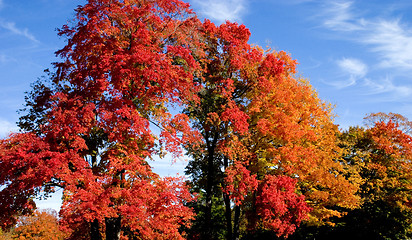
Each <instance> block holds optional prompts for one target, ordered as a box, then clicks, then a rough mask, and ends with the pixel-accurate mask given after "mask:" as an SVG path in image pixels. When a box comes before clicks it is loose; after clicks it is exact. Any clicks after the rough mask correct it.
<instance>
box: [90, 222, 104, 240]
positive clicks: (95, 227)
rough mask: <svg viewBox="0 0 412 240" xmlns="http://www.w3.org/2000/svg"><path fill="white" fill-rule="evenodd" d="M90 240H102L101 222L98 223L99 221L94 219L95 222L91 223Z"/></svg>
mask: <svg viewBox="0 0 412 240" xmlns="http://www.w3.org/2000/svg"><path fill="white" fill-rule="evenodd" d="M90 240H102V235H101V234H100V226H99V221H97V219H94V221H93V222H91V223H90Z"/></svg>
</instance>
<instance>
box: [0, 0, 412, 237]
mask: <svg viewBox="0 0 412 240" xmlns="http://www.w3.org/2000/svg"><path fill="white" fill-rule="evenodd" d="M250 34H251V33H250V31H249V30H248V29H247V28H246V26H244V25H240V24H238V23H234V22H226V23H223V24H221V25H219V26H217V25H215V24H214V23H212V22H211V21H210V20H207V19H206V20H205V21H203V22H201V21H200V20H199V19H198V18H197V16H196V14H195V13H194V12H193V11H192V10H191V9H190V8H189V5H188V4H187V3H184V2H181V1H180V0H124V1H123V0H89V1H88V2H87V3H86V4H85V5H84V6H79V7H78V8H77V9H76V18H75V20H74V22H73V24H72V25H65V26H63V27H62V28H61V29H60V30H59V35H60V36H63V37H65V38H66V39H67V44H66V46H65V47H64V48H62V49H61V50H59V51H57V53H56V54H57V56H58V57H60V61H58V62H56V63H54V67H55V68H54V70H51V71H50V70H48V71H46V74H47V75H46V76H45V77H44V78H41V79H39V80H38V81H37V82H35V83H34V84H33V89H32V91H31V92H29V93H28V94H27V96H26V107H25V109H24V110H23V111H22V112H23V115H22V117H21V118H20V121H19V123H18V125H19V127H20V130H21V131H20V132H19V133H13V134H11V135H10V136H8V137H7V138H5V139H2V140H0V199H1V201H0V224H1V228H2V229H4V230H6V229H9V228H12V227H16V224H18V221H19V219H20V221H21V219H26V220H27V221H28V222H30V221H31V220H30V219H32V218H30V217H27V216H30V214H34V215H31V216H34V219H37V220H35V223H33V224H38V223H39V221H40V220H38V219H42V217H46V216H43V215H44V214H43V213H41V212H36V211H35V209H36V206H35V203H34V199H35V198H47V197H48V196H49V195H50V194H53V193H54V192H55V191H56V189H62V191H63V197H62V200H63V205H62V207H61V210H60V213H59V227H60V229H61V230H62V231H63V232H64V234H63V233H62V234H63V235H64V237H65V238H66V239H92V240H100V239H107V240H111V239H208V240H209V239H227V240H232V239H240V238H242V239H256V238H259V237H262V236H265V234H268V235H270V236H272V238H277V237H284V238H287V237H289V236H291V237H292V238H294V237H296V236H301V235H299V234H302V231H300V232H299V231H298V232H297V233H295V234H294V232H295V231H296V230H297V229H298V227H299V226H301V225H302V224H303V225H304V228H302V229H304V230H305V229H310V228H313V229H317V230H316V231H318V230H319V229H328V230H327V231H326V232H327V233H330V232H331V231H335V233H336V232H339V231H340V230H341V229H345V228H340V227H342V226H346V227H347V228H346V229H349V228H351V227H353V226H355V225H356V224H358V223H365V222H366V221H372V220H371V219H372V217H369V216H374V217H376V216H377V218H378V219H381V217H382V216H381V215H379V214H381V213H382V211H381V210H380V209H390V211H391V213H393V214H392V215H391V216H390V217H386V219H388V218H389V219H390V220H393V223H394V225H398V226H401V227H399V228H397V229H396V230H395V232H396V233H394V230H393V229H389V228H388V229H387V230H383V231H382V232H380V233H379V234H377V235H373V234H371V235H368V236H384V237H392V236H396V237H400V236H401V237H404V236H410V235H407V234H409V231H410V229H409V227H407V226H409V225H410V221H408V220H407V219H410V218H408V217H409V216H410V213H411V211H410V203H411V199H412V195H411V189H410V188H411V187H410V182H411V171H410V170H411V169H410V158H411V151H412V148H411V147H412V145H411V144H412V141H411V140H412V138H411V137H410V135H408V134H409V131H410V126H411V124H410V122H409V121H408V120H407V119H406V118H404V117H403V116H401V115H398V114H393V113H390V114H383V113H378V114H372V115H370V116H369V117H368V119H367V123H368V124H369V125H368V126H369V127H368V128H366V129H365V128H350V129H349V130H348V131H346V132H345V131H344V132H341V131H340V130H339V129H338V126H337V125H335V124H334V122H333V113H332V107H331V106H330V104H328V103H327V102H325V101H323V100H321V99H320V98H319V97H318V95H317V93H316V91H315V90H314V89H313V88H312V87H311V85H310V84H309V82H308V81H307V80H305V79H303V78H301V77H299V76H298V73H297V61H296V60H294V59H292V57H291V56H290V55H289V54H287V53H286V52H283V51H274V50H271V49H268V50H264V49H262V48H261V47H259V46H254V45H251V44H250V43H249V37H250ZM166 154H170V155H171V156H173V157H174V158H177V157H180V156H183V155H184V154H186V155H187V156H189V163H188V165H187V167H186V174H187V175H188V177H189V179H187V180H186V179H184V178H181V177H161V176H159V175H158V174H156V173H154V172H153V171H152V168H151V167H150V161H154V160H155V159H156V158H158V157H160V158H161V157H164V155H166ZM368 214H369V215H368ZM22 215H23V216H26V218H21V217H20V216H22ZM360 215H362V216H364V218H363V219H362V218H360V217H359V216H360ZM37 217H38V218H37ZM348 219H349V220H348ZM53 221H54V220H53ZM49 222H50V221H49ZM349 222H350V223H349ZM353 223H356V224H353ZM33 224H32V223H31V222H30V223H27V224H23V225H27V226H30V227H27V228H24V227H21V228H20V230H21V231H20V230H19V231H20V232H21V233H22V234H23V232H24V234H26V233H25V232H30V231H31V230H30V229H29V228H31V226H32V225H33ZM44 225H45V226H46V225H48V224H44ZM334 225H335V226H334ZM53 226H54V225H53ZM18 229H19V227H18V228H16V229H15V230H18ZM330 229H333V230H330ZM336 229H337V230H336ZM29 230H30V231H29ZM304 230H303V231H304ZM365 232H366V231H365ZM63 235H62V236H63ZM307 236H313V234H312V235H311V234H307Z"/></svg>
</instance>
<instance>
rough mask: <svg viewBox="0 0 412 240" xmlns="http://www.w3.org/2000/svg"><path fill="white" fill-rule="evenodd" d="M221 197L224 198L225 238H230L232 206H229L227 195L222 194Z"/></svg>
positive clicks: (229, 239)
mask: <svg viewBox="0 0 412 240" xmlns="http://www.w3.org/2000/svg"><path fill="white" fill-rule="evenodd" d="M223 199H224V200H225V217H226V231H227V234H226V239H227V240H232V235H233V234H232V208H231V207H230V198H229V195H227V194H223Z"/></svg>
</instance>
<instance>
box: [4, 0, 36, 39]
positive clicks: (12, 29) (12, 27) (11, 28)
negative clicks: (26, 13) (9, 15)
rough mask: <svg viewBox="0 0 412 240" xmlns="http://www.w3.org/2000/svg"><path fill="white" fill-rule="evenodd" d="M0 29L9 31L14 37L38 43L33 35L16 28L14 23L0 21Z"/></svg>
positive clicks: (25, 29) (25, 30) (26, 30)
mask: <svg viewBox="0 0 412 240" xmlns="http://www.w3.org/2000/svg"><path fill="white" fill-rule="evenodd" d="M0 1H1V0H0ZM0 27H2V28H4V29H6V30H9V31H10V32H12V33H13V34H16V35H20V36H23V37H25V38H27V39H29V40H30V41H33V42H35V43H38V42H39V41H38V40H37V39H36V37H34V35H32V34H31V33H30V32H29V30H28V29H27V28H24V29H20V28H18V27H16V24H15V23H14V22H7V21H4V20H2V19H0Z"/></svg>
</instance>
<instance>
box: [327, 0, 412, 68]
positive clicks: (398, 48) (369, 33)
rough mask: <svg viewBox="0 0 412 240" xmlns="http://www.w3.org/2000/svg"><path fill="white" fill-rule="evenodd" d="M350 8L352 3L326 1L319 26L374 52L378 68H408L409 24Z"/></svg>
mask: <svg viewBox="0 0 412 240" xmlns="http://www.w3.org/2000/svg"><path fill="white" fill-rule="evenodd" d="M353 10H354V7H353V2H349V1H340V2H332V3H331V2H329V4H327V5H326V6H325V9H324V10H323V13H322V14H321V16H322V17H323V18H324V19H323V26H324V27H326V28H328V29H330V30H332V31H335V32H341V33H343V34H346V35H343V36H346V37H349V38H350V39H351V40H352V41H354V42H359V43H362V44H365V45H366V46H367V47H368V48H369V50H370V51H372V52H376V53H377V54H378V56H379V59H378V62H379V64H378V65H379V66H380V67H385V68H398V69H399V68H402V69H405V70H412V27H409V26H407V25H405V24H402V23H401V21H400V20H399V19H383V18H368V19H366V18H361V17H360V16H359V15H358V14H355V13H354V11H353ZM351 33H352V34H353V35H350V34H351Z"/></svg>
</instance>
